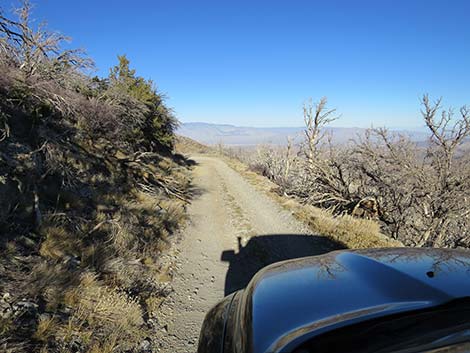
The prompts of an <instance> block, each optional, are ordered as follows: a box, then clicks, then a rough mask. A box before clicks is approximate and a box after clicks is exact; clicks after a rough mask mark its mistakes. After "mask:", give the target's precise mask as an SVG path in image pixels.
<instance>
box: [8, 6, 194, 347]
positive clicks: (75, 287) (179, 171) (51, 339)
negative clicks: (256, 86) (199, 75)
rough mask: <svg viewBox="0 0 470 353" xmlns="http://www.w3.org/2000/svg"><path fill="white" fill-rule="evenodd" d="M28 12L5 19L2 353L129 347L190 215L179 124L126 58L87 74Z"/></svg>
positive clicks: (81, 56) (86, 63)
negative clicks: (177, 142)
mask: <svg viewBox="0 0 470 353" xmlns="http://www.w3.org/2000/svg"><path fill="white" fill-rule="evenodd" d="M30 12H31V5H30V4H29V2H28V1H25V2H24V3H23V6H22V7H21V8H20V9H19V10H18V12H17V14H18V18H17V19H15V20H12V19H9V18H7V17H6V16H5V15H4V14H3V12H0V205H1V208H0V234H1V237H0V251H1V253H2V256H1V258H0V313H1V315H0V316H1V317H0V350H1V351H15V350H16V351H49V352H70V351H76V352H85V351H90V352H92V351H115V352H117V351H130V350H132V349H135V348H136V347H138V345H139V343H140V341H139V340H141V339H143V337H145V335H146V333H147V332H148V331H149V330H151V329H152V328H151V323H150V322H149V321H148V318H149V317H150V316H151V314H152V313H151V312H150V311H151V310H152V308H150V307H149V306H147V304H146V303H147V302H152V301H156V300H157V299H158V298H157V297H158V296H159V293H160V288H161V286H162V284H161V283H160V281H159V277H161V274H159V273H158V272H159V264H158V258H159V255H160V254H161V252H162V251H163V250H164V249H165V248H166V246H167V242H168V236H169V235H170V234H171V233H172V232H173V231H174V230H175V229H176V228H177V227H178V225H179V224H180V223H181V221H182V220H183V219H184V217H185V212H184V207H185V204H186V202H187V198H186V195H185V192H186V189H187V186H188V178H187V175H186V164H185V160H184V159H183V158H181V157H178V158H176V156H174V155H173V154H172V148H173V139H174V129H175V127H176V125H177V120H176V119H175V117H174V115H173V114H172V112H171V109H170V108H168V107H167V106H166V105H165V102H164V97H163V96H162V95H161V94H160V93H158V91H157V90H156V89H155V87H154V85H153V83H152V82H151V81H149V80H145V79H143V78H142V77H139V76H137V74H136V72H135V70H131V69H130V67H129V65H130V64H129V61H128V60H127V58H126V57H125V56H120V57H119V58H118V59H119V63H118V65H117V66H116V67H114V68H112V69H111V72H110V75H109V77H106V78H97V77H91V76H90V71H89V69H90V68H92V61H91V60H90V59H89V58H88V57H87V56H86V55H85V53H84V52H83V51H80V50H64V49H62V48H63V45H62V42H63V41H64V40H67V39H68V38H66V37H63V36H61V35H58V34H56V33H50V32H48V31H47V29H46V28H45V27H44V26H42V25H41V26H38V27H37V28H33V26H31V25H30Z"/></svg>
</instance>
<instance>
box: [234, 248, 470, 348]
mask: <svg viewBox="0 0 470 353" xmlns="http://www.w3.org/2000/svg"><path fill="white" fill-rule="evenodd" d="M467 296H470V252H468V251H459V250H437V249H408V248H393V249H372V250H354V251H353V250H351V251H349V250H348V251H335V252H331V253H328V254H325V255H321V256H313V257H306V258H302V259H296V260H290V261H284V262H279V263H276V264H273V265H271V266H268V267H266V268H264V269H263V270H261V271H260V272H258V274H257V275H256V276H255V277H254V278H253V279H252V280H251V282H250V283H249V285H248V286H247V288H246V289H245V290H244V292H243V294H242V298H241V300H240V307H239V315H238V322H239V325H238V326H239V330H238V332H239V334H238V336H239V337H238V339H239V340H240V342H241V344H242V345H244V347H245V350H246V351H250V352H256V353H258V352H263V353H265V352H280V351H283V352H284V351H289V348H288V347H291V346H296V345H298V344H299V343H300V342H302V340H304V339H306V338H305V337H307V336H308V337H312V336H314V335H317V334H321V333H324V332H326V331H329V330H332V329H335V328H339V327H342V326H345V325H350V324H353V323H356V322H360V321H364V320H367V319H372V318H376V317H380V316H385V315H389V314H394V313H399V312H404V311H411V310H415V309H422V308H428V307H432V306H436V305H439V304H443V303H446V302H448V301H451V300H453V299H457V298H462V297H467ZM241 336H243V337H241Z"/></svg>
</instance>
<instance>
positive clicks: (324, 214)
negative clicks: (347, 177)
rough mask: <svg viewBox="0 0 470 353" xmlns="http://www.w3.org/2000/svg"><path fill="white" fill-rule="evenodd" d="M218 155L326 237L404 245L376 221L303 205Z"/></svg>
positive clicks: (363, 244)
mask: <svg viewBox="0 0 470 353" xmlns="http://www.w3.org/2000/svg"><path fill="white" fill-rule="evenodd" d="M221 158H223V159H224V161H225V162H226V163H227V164H228V165H229V166H230V167H231V168H233V169H234V170H236V171H237V172H239V173H240V174H242V175H243V176H244V177H245V178H246V179H247V180H248V181H249V182H250V183H251V184H252V185H253V186H254V187H256V188H257V189H258V190H260V191H262V192H263V193H265V194H266V195H268V196H269V197H270V198H272V199H273V200H275V201H276V202H277V203H279V204H280V205H281V206H282V207H284V208H285V209H287V210H289V211H291V212H292V214H293V215H294V216H295V217H296V218H297V219H298V220H300V221H302V222H303V223H305V224H307V225H308V226H309V227H310V229H311V230H312V232H314V233H315V234H320V235H323V236H326V237H329V238H331V239H333V240H335V241H337V242H339V243H341V244H343V245H344V246H345V247H347V248H351V249H358V248H382V247H399V246H403V244H402V243H400V242H399V241H396V240H394V239H390V238H388V237H387V236H385V235H384V234H382V233H381V232H380V227H379V225H378V223H377V222H375V221H372V220H366V219H359V218H354V217H351V216H349V215H343V216H334V215H333V214H331V213H330V212H328V211H326V210H322V209H319V208H317V207H313V206H310V205H303V204H301V203H299V202H298V201H296V200H294V199H292V198H288V197H285V196H281V195H279V194H278V193H277V192H276V190H277V185H276V184H274V183H273V182H271V181H270V180H268V179H267V178H265V177H263V176H261V175H259V174H257V173H255V172H252V171H250V170H248V167H247V166H246V165H245V164H243V163H242V162H240V161H238V160H236V159H233V158H228V157H226V156H222V157H221Z"/></svg>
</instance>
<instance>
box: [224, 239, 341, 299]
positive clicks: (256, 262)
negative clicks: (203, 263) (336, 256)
mask: <svg viewBox="0 0 470 353" xmlns="http://www.w3.org/2000/svg"><path fill="white" fill-rule="evenodd" d="M344 248H345V246H344V245H343V244H341V243H339V242H336V241H334V240H332V239H329V238H326V237H322V236H317V235H309V234H269V235H259V236H255V237H252V238H250V240H249V241H248V243H246V244H245V245H243V244H242V240H241V238H238V252H235V251H234V250H225V251H223V252H222V255H221V260H222V261H224V262H229V268H228V271H227V275H226V277H225V295H228V294H230V293H232V292H234V291H236V290H238V289H242V288H244V287H246V285H247V284H248V282H249V281H250V280H251V278H252V277H253V276H254V275H255V274H256V272H258V271H259V270H260V269H262V268H263V267H265V266H267V265H270V264H272V263H275V262H279V261H284V260H290V259H296V258H300V257H305V256H313V255H321V254H324V253H327V252H330V251H333V250H339V249H344Z"/></svg>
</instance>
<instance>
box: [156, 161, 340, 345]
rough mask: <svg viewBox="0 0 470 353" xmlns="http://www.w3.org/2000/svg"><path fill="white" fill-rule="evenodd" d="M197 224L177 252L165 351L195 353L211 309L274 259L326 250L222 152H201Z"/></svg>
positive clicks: (162, 338)
mask: <svg viewBox="0 0 470 353" xmlns="http://www.w3.org/2000/svg"><path fill="white" fill-rule="evenodd" d="M194 160H195V161H196V162H197V166H196V167H195V170H194V187H195V188H196V194H197V196H196V197H195V200H194V201H193V202H192V204H191V205H190V207H189V210H188V211H189V215H190V223H189V225H188V226H187V228H186V229H185V230H184V232H183V234H182V236H181V240H180V241H179V243H178V244H176V245H175V247H174V249H173V256H172V259H173V261H175V262H174V264H173V266H174V267H175V277H174V280H173V283H172V286H173V291H172V293H171V294H170V295H169V297H168V298H167V299H166V300H165V302H164V303H163V305H162V307H161V314H160V317H159V319H158V321H159V325H160V327H161V329H160V331H159V334H158V336H159V337H155V341H156V342H158V345H159V351H160V352H168V353H170V352H172V353H173V352H195V351H196V350H197V341H198V336H199V330H200V327H201V324H202V321H203V319H204V315H205V313H206V312H207V311H208V310H209V309H210V308H211V307H212V306H213V305H215V304H216V303H217V302H218V301H219V300H220V299H222V298H223V297H224V296H225V295H227V294H229V293H231V292H233V291H235V290H237V289H240V288H243V287H244V286H245V285H246V284H247V283H248V281H249V280H250V279H251V277H252V276H253V275H254V273H256V271H257V270H258V269H260V268H262V267H264V266H265V265H268V264H270V263H273V262H276V261H280V260H285V259H290V258H296V257H302V256H308V255H314V254H320V253H324V252H327V251H330V250H333V249H335V248H338V246H337V245H336V244H333V243H332V242H331V240H328V239H326V238H324V237H319V236H315V235H312V234H309V231H308V229H307V227H306V226H305V225H303V224H301V223H299V221H297V220H296V219H294V217H293V216H292V215H291V214H290V212H288V211H286V210H284V209H282V208H281V207H280V206H279V205H278V204H276V203H275V202H274V201H273V200H272V199H270V198H268V197H267V196H266V195H264V194H262V193H260V192H259V191H257V190H256V189H255V188H254V187H253V186H252V185H250V184H249V183H248V182H247V181H246V180H245V179H244V178H243V177H242V176H241V175H240V174H238V173H237V172H235V171H234V170H233V169H231V168H230V167H229V166H227V165H226V164H225V163H224V162H223V161H222V160H220V159H218V158H216V157H208V156H196V157H194Z"/></svg>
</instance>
